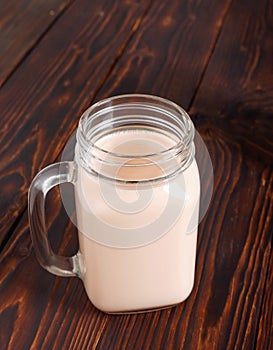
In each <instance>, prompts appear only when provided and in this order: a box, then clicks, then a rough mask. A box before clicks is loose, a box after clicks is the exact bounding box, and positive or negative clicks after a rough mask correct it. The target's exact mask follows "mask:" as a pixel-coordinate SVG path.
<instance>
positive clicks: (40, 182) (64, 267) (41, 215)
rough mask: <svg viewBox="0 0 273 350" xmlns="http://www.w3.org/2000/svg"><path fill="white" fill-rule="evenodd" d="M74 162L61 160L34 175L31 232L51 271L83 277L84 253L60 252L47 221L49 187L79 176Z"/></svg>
mask: <svg viewBox="0 0 273 350" xmlns="http://www.w3.org/2000/svg"><path fill="white" fill-rule="evenodd" d="M75 170H76V169H75V164H74V162H60V163H55V164H52V165H49V166H48V167H46V168H44V169H43V170H41V171H40V172H39V173H38V174H37V175H36V177H35V178H34V179H33V181H32V183H31V186H30V189H29V195H28V215H29V225H30V233H31V238H32V242H33V246H34V250H35V253H36V257H37V260H38V261H39V263H40V264H41V266H42V267H44V268H45V269H46V270H47V271H49V272H51V273H53V274H55V275H57V276H66V277H70V276H77V277H81V264H80V260H81V259H80V253H79V252H78V253H77V254H75V255H74V256H71V257H64V256H59V255H56V254H55V253H54V252H53V250H52V248H51V246H50V243H49V241H48V233H47V229H46V223H45V199H46V195H47V193H48V191H49V190H51V189H52V188H53V187H54V186H56V185H60V184H62V183H65V182H71V183H73V182H74V180H75V174H76V171H75Z"/></svg>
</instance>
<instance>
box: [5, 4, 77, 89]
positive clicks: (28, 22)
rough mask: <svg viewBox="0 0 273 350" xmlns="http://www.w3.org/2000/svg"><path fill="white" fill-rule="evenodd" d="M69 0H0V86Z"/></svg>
mask: <svg viewBox="0 0 273 350" xmlns="http://www.w3.org/2000/svg"><path fill="white" fill-rule="evenodd" d="M72 1H73V0H62V1H57V0H22V1H17V0H1V1H0V36H1V40H0V52H1V59H0V86H2V85H3V83H4V82H5V80H6V79H7V78H8V77H9V75H11V74H12V72H13V71H14V70H15V69H16V68H17V66H18V65H19V64H20V62H21V61H22V60H23V59H24V57H26V56H27V55H28V54H29V53H30V52H31V50H32V49H33V48H34V47H35V46H36V45H37V43H38V42H39V40H41V38H42V37H43V35H45V34H46V32H47V31H48V30H49V28H50V27H51V26H52V25H53V23H54V22H55V21H56V19H57V18H58V17H59V15H60V14H62V12H63V11H64V10H65V9H66V8H67V7H68V6H69V4H70V3H71V2H72Z"/></svg>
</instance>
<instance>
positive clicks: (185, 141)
mask: <svg viewBox="0 0 273 350" xmlns="http://www.w3.org/2000/svg"><path fill="white" fill-rule="evenodd" d="M123 99H126V100H128V99H132V102H131V105H134V104H138V105H142V106H143V107H145V105H144V104H143V102H145V100H146V101H148V100H149V105H150V106H151V105H152V102H153V103H154V105H153V109H155V110H156V109H157V110H158V111H159V110H160V111H162V112H164V114H165V115H169V116H170V117H171V118H172V119H173V120H175V121H176V122H177V123H178V125H179V126H180V127H181V129H183V128H185V125H184V124H183V122H182V120H184V121H187V126H188V130H187V132H186V133H185V135H184V138H179V141H178V142H176V143H175V144H174V145H173V146H171V147H167V148H166V149H164V150H161V151H159V152H156V153H148V154H141V155H131V154H125V153H117V152H112V151H109V150H106V149H104V148H101V147H99V146H97V145H96V144H95V143H94V142H92V140H91V139H88V140H87V139H86V133H85V129H84V128H85V126H86V125H85V124H86V122H87V121H88V119H90V118H94V117H95V116H96V113H92V112H94V111H95V110H96V109H99V111H100V112H102V111H104V112H105V111H107V109H109V110H111V109H114V108H117V107H121V106H122V104H116V105H115V104H114V105H110V106H107V104H109V103H111V104H112V103H115V102H117V101H121V100H123ZM138 99H139V101H137V100H138ZM140 100H142V102H141V101H140ZM156 103H161V104H162V105H163V106H165V107H168V108H169V109H170V108H172V109H173V110H174V111H176V112H177V113H178V114H179V115H180V117H181V118H178V117H177V116H176V115H175V114H174V113H171V112H170V111H168V109H167V108H166V109H163V108H159V107H157V106H155V104H156ZM123 104H125V105H126V107H125V108H126V109H128V107H129V104H130V102H128V101H127V102H123ZM103 105H105V106H107V107H104V108H103ZM146 107H148V105H147V106H146ZM97 113H98V112H97ZM91 115H92V117H91ZM80 134H81V135H82V136H83V138H82V140H81V142H82V143H85V146H87V147H90V148H92V149H94V150H96V151H98V152H101V153H102V154H107V155H109V156H113V157H115V158H121V159H123V158H129V157H130V158H131V159H138V158H143V157H145V158H153V157H158V156H164V155H166V154H168V153H172V155H173V151H175V150H177V151H181V148H184V147H185V146H188V145H189V143H191V142H192V141H193V137H194V125H193V123H192V121H191V119H190V117H189V115H188V113H187V112H186V111H185V110H184V109H183V108H182V107H180V106H179V105H178V104H176V103H175V102H173V101H170V100H167V99H165V98H163V97H160V96H154V95H149V94H122V95H115V96H112V97H111V96H110V97H107V98H105V99H102V100H100V101H98V102H96V103H94V104H93V105H91V106H90V107H89V108H88V109H87V110H86V111H85V112H84V113H83V114H82V116H81V118H80V121H79V126H78V130H77V139H78V138H79V135H80ZM180 136H181V134H180Z"/></svg>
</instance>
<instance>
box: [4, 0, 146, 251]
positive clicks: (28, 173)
mask: <svg viewBox="0 0 273 350" xmlns="http://www.w3.org/2000/svg"><path fill="white" fill-rule="evenodd" d="M147 6H149V3H148V2H147V1H139V2H134V1H117V2H116V1H115V2H112V1H109V0H104V1H100V2H93V1H87V0H79V1H77V2H75V3H73V4H72V5H71V6H70V8H69V9H68V10H67V11H66V12H65V14H64V15H63V16H62V17H61V18H60V19H59V20H58V22H57V23H56V24H55V25H54V26H53V27H52V28H51V30H50V31H49V33H48V34H47V35H46V36H45V37H44V38H43V40H42V41H41V42H40V43H39V45H38V46H37V47H36V48H35V50H34V51H33V52H32V53H31V55H29V56H28V57H27V59H26V60H25V61H24V63H23V64H22V65H21V66H20V67H19V68H18V69H17V71H16V73H15V74H13V75H12V77H11V78H10V79H9V80H8V81H7V82H6V84H5V85H4V86H3V87H2V89H1V91H0V105H1V118H0V129H1V139H0V183H1V194H0V196H1V198H0V211H1V213H2V215H1V218H0V246H1V244H4V242H5V240H6V239H7V238H8V237H9V230H12V229H13V225H14V224H15V225H16V222H17V221H16V220H18V216H20V214H21V213H22V212H23V211H24V210H25V208H26V204H27V190H28V187H29V185H30V182H31V179H32V178H33V177H34V175H35V173H37V171H38V170H39V169H41V168H42V167H44V166H45V165H47V164H48V163H51V162H53V161H54V160H55V159H56V157H57V155H58V154H59V153H60V151H61V149H62V148H63V146H64V144H65V141H66V140H67V138H68V137H69V134H70V133H71V132H72V130H73V128H74V127H75V125H76V124H77V121H78V118H79V116H80V115H81V112H82V111H83V110H84V109H85V108H86V107H87V106H88V105H89V104H90V101H92V99H93V98H94V95H95V94H96V91H97V89H98V88H99V87H100V84H101V81H103V80H104V79H105V77H106V76H107V75H108V73H109V70H110V69H111V66H112V64H113V63H114V62H115V59H116V57H117V56H118V55H119V54H120V50H121V48H123V46H124V45H126V42H127V41H128V40H129V38H130V37H131V35H132V33H133V32H134V31H135V30H136V29H137V27H138V25H139V23H140V21H141V18H142V16H143V15H144V13H145V11H146V9H147ZM68 33H69V35H68ZM113 33H115V35H113Z"/></svg>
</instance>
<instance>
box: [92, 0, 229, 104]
mask: <svg viewBox="0 0 273 350" xmlns="http://www.w3.org/2000/svg"><path fill="white" fill-rule="evenodd" d="M230 2H231V1H230V0H226V1H217V0H214V1H161V2H160V3H158V2H155V3H154V4H153V6H152V8H151V10H150V12H149V13H150V15H147V16H146V18H145V19H144V21H143V25H142V27H141V28H142V30H139V31H138V32H137V33H136V36H135V38H134V40H132V41H131V43H130V45H128V48H127V49H126V50H125V52H124V54H123V56H122V57H121V59H120V60H119V61H118V64H117V65H116V66H115V69H114V70H113V72H112V74H111V76H110V77H109V79H107V81H106V82H105V84H104V86H103V88H102V89H101V91H100V92H99V94H98V95H97V96H96V100H98V99H101V98H102V97H105V96H109V95H118V94H123V93H135V92H137V93H148V94H155V95H160V96H163V97H166V98H168V99H170V100H173V101H174V102H177V103H178V104H179V105H181V106H183V107H184V108H188V106H189V104H190V101H191V99H192V96H193V95H194V92H195V89H196V87H197V86H198V83H199V80H200V79H201V77H202V74H203V71H204V69H205V67H206V65H207V62H208V60H209V58H210V55H211V52H212V50H213V47H214V45H215V41H216V39H217V36H218V33H219V31H220V28H221V26H222V22H223V19H224V18H225V16H226V13H227V11H228V9H229V6H230ZM204 32H205V33H206V35H204Z"/></svg>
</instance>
